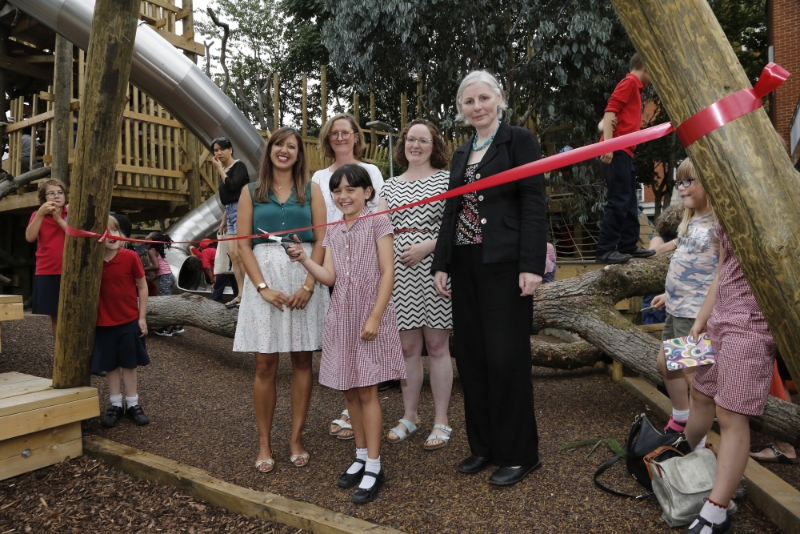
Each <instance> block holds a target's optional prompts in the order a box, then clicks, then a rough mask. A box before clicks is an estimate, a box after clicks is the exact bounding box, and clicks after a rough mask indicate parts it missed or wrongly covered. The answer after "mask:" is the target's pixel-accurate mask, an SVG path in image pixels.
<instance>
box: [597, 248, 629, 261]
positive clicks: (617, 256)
mask: <svg viewBox="0 0 800 534" xmlns="http://www.w3.org/2000/svg"><path fill="white" fill-rule="evenodd" d="M629 259H631V255H630V254H621V253H619V252H617V251H616V250H612V251H610V252H606V253H605V254H601V255H600V256H597V257H596V258H595V260H594V262H595V263H605V264H617V263H625V262H627V261H628V260H629Z"/></svg>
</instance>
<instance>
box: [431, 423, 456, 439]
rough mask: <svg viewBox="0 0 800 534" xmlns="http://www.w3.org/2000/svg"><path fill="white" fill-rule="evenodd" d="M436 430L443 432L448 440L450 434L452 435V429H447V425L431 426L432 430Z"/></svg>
mask: <svg viewBox="0 0 800 534" xmlns="http://www.w3.org/2000/svg"><path fill="white" fill-rule="evenodd" d="M437 428H438V429H439V430H441V431H442V432H444V433H445V434H447V437H448V438H449V437H450V434H452V433H453V429H452V428H450V427H449V426H447V425H433V429H434V430H436V429H437Z"/></svg>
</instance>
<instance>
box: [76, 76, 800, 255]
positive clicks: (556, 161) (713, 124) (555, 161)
mask: <svg viewBox="0 0 800 534" xmlns="http://www.w3.org/2000/svg"><path fill="white" fill-rule="evenodd" d="M789 76H790V74H789V72H788V71H786V70H785V69H784V68H783V67H781V66H780V65H777V64H775V63H769V64H768V65H767V66H766V67H764V71H763V72H762V73H761V77H760V78H759V80H758V83H757V84H756V86H755V87H754V88H752V89H742V90H741V91H737V92H735V93H733V94H732V95H729V96H727V97H725V98H723V99H721V100H719V101H717V102H715V103H713V104H711V105H710V106H708V107H706V108H704V109H702V110H700V111H699V112H697V113H695V114H694V115H692V116H691V117H689V118H688V119H686V120H685V121H684V122H683V123H681V125H680V126H678V127H677V128H674V130H675V131H676V133H677V134H678V137H679V138H680V140H681V143H683V146H684V147H688V146H689V145H691V144H692V143H694V142H695V141H697V140H698V139H700V138H701V137H703V136H705V135H708V134H709V133H711V132H713V131H714V130H716V129H717V128H719V127H721V126H723V125H725V124H727V123H729V122H731V121H734V120H736V119H738V118H739V117H741V116H743V115H746V114H748V113H750V112H752V111H755V110H756V109H758V108H760V107H761V99H762V98H763V97H764V96H766V95H768V94H769V93H771V92H772V91H774V90H775V88H776V87H778V86H779V85H780V84H782V83H783V82H784V81H786V79H787V78H788V77H789ZM672 131H673V126H672V124H670V123H668V122H665V123H663V124H659V125H657V126H652V127H650V128H647V129H644V130H640V131H638V132H634V133H630V134H627V135H622V136H619V137H615V138H613V139H610V140H607V141H602V142H600V143H593V144H591V145H586V146H583V147H580V148H576V149H574V150H570V151H568V152H563V153H561V154H556V155H554V156H550V157H547V158H542V159H539V160H537V161H534V162H531V163H527V164H525V165H521V166H519V167H515V168H513V169H509V170H507V171H503V172H501V173H498V174H495V175H493V176H490V177H488V178H483V179H481V180H478V181H476V182H472V183H470V184H467V185H462V186H461V187H456V188H455V189H451V190H449V191H445V192H444V193H440V194H438V195H434V196H432V197H428V198H425V199H422V200H417V201H416V202H411V203H410V204H404V205H402V206H398V207H396V208H392V209H388V210H385V211H379V212H376V213H370V214H368V215H364V216H362V217H359V218H361V219H366V218H368V217H375V216H377V215H384V214H387V213H392V212H394V211H400V210H404V209H408V208H413V207H414V206H420V205H422V204H428V203H431V202H437V201H440V200H445V199H448V198H452V197H456V196H461V195H463V194H465V193H471V192H473V191H481V190H483V189H488V188H490V187H495V186H498V185H502V184H506V183H509V182H513V181H516V180H521V179H523V178H527V177H529V176H534V175H536V174H542V173H545V172H550V171H553V170H556V169H560V168H562V167H568V166H569V165H575V164H576V163H581V162H583V161H586V160H589V159H592V158H596V157H598V156H601V155H603V154H607V153H609V152H615V151H617V150H622V149H623V148H627V147H629V146H634V145H638V144H642V143H646V142H648V141H653V140H655V139H659V138H661V137H664V136H666V135H669V134H670V133H671V132H672ZM343 222H344V221H343V220H342V221H335V222H332V223H327V224H320V225H315V226H305V227H302V228H294V229H291V230H281V231H279V232H272V233H271V234H252V235H246V236H232V237H223V238H222V239H211V240H210V241H211V242H218V241H232V240H235V239H251V238H257V237H260V238H265V237H268V236H269V235H282V234H292V233H297V232H302V231H305V230H313V229H315V228H323V227H327V226H333V225H336V224H342V223H343ZM66 233H67V235H69V236H72V237H90V238H99V241H101V242H102V241H103V240H104V239H106V238H107V237H108V230H106V231H105V232H104V233H103V234H98V233H95V232H90V231H87V230H80V229H78V228H73V227H72V226H69V225H67V232H66ZM114 239H116V240H117V241H128V242H132V243H155V244H159V243H162V241H149V240H146V239H135V238H130V237H122V236H114ZM200 241H203V240H201V239H198V240H196V241H175V242H173V244H180V245H190V244H196V243H200Z"/></svg>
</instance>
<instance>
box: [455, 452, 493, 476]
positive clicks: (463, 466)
mask: <svg viewBox="0 0 800 534" xmlns="http://www.w3.org/2000/svg"><path fill="white" fill-rule="evenodd" d="M491 464H492V459H491V458H481V457H480V456H470V457H469V458H466V459H464V460H461V463H459V464H458V470H459V471H461V472H462V473H466V474H467V475H474V474H475V473H480V472H481V471H483V470H484V469H486V468H487V467H489V466H490V465H491Z"/></svg>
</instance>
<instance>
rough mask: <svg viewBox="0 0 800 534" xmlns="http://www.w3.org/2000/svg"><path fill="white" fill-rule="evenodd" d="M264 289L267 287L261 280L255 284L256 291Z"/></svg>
mask: <svg viewBox="0 0 800 534" xmlns="http://www.w3.org/2000/svg"><path fill="white" fill-rule="evenodd" d="M265 289H267V284H265V283H264V282H261V283H260V284H258V285H257V286H256V291H258V292H259V293H261V292H262V291H263V290H265Z"/></svg>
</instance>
